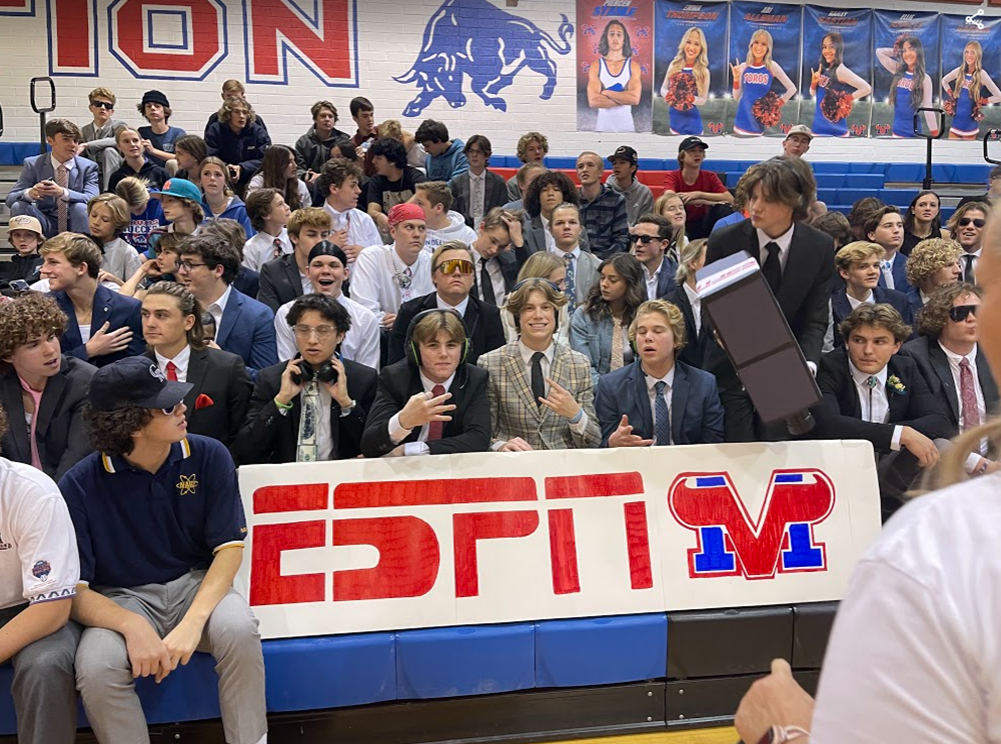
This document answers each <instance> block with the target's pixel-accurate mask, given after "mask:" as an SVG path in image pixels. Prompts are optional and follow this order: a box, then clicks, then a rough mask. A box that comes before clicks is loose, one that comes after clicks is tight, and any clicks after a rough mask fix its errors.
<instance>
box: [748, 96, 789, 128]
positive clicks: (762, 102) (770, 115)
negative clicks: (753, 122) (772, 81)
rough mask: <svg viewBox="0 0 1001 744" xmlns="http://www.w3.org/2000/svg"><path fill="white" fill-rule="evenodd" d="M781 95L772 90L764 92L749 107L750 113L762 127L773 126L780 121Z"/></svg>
mask: <svg viewBox="0 0 1001 744" xmlns="http://www.w3.org/2000/svg"><path fill="white" fill-rule="evenodd" d="M783 103H785V102H784V101H783V100H782V96H780V95H779V94H778V93H775V92H774V91H772V92H770V93H766V94H765V95H763V96H762V97H761V98H759V99H758V100H757V101H755V102H754V106H753V107H752V108H751V113H752V114H753V115H754V118H755V119H757V121H758V123H759V124H760V125H761V126H763V127H766V128H767V127H774V126H775V125H777V124H778V123H779V122H780V121H782V104H783Z"/></svg>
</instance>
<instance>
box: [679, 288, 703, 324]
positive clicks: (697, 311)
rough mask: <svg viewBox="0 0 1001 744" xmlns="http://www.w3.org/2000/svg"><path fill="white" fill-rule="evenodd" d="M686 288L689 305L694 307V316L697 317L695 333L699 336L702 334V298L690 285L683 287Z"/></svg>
mask: <svg viewBox="0 0 1001 744" xmlns="http://www.w3.org/2000/svg"><path fill="white" fill-rule="evenodd" d="M681 286H682V287H684V288H685V296H686V297H688V303H689V304H690V305H691V306H692V315H693V316H694V317H695V332H696V333H698V334H701V333H702V298H701V297H699V293H698V292H696V291H695V290H694V289H692V288H691V287H689V286H688V283H687V282H686V283H684V284H682V285H681Z"/></svg>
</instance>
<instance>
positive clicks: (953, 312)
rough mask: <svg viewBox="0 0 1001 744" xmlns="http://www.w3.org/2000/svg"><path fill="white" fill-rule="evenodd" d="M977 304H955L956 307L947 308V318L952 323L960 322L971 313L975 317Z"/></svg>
mask: <svg viewBox="0 0 1001 744" xmlns="http://www.w3.org/2000/svg"><path fill="white" fill-rule="evenodd" d="M979 307H980V306H979V305H956V307H950V308H949V319H950V320H951V321H952V322H953V323H962V322H963V321H965V320H966V319H967V318H969V317H970V315H972V316H973V317H974V318H975V317H977V309H978V308H979Z"/></svg>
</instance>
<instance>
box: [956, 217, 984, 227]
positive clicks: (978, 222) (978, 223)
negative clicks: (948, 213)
mask: <svg viewBox="0 0 1001 744" xmlns="http://www.w3.org/2000/svg"><path fill="white" fill-rule="evenodd" d="M971 224H972V225H973V226H974V227H983V226H984V225H986V224H987V220H982V219H980V218H979V217H963V218H962V219H961V220H960V221H959V226H960V227H969V226H970V225H971Z"/></svg>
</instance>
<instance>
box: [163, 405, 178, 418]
mask: <svg viewBox="0 0 1001 744" xmlns="http://www.w3.org/2000/svg"><path fill="white" fill-rule="evenodd" d="M180 407H181V404H180V403H175V404H174V405H172V406H171V407H170V408H161V409H160V413H162V414H163V415H164V416H173V415H174V412H175V411H177V409H178V408H180Z"/></svg>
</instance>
